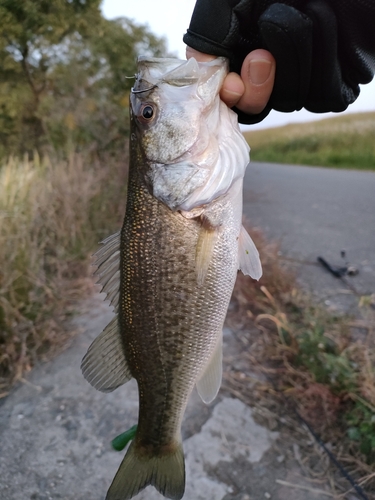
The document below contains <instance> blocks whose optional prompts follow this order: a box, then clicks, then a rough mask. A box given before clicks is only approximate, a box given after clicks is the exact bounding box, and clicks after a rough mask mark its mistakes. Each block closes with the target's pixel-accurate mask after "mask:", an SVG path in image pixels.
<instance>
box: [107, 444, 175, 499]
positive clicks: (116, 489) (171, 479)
mask: <svg viewBox="0 0 375 500" xmlns="http://www.w3.org/2000/svg"><path fill="white" fill-rule="evenodd" d="M149 484H151V485H152V486H155V488H156V489H157V490H158V491H159V492H160V493H161V494H162V495H164V496H165V497H167V498H172V499H173V500H180V499H181V498H182V497H183V494H184V491H185V460H184V452H183V449H182V444H181V443H178V444H177V447H176V448H175V450H173V451H171V452H169V453H168V454H165V455H162V456H156V457H145V456H142V455H140V454H138V453H137V447H136V446H135V443H134V441H133V442H132V443H131V445H130V447H129V449H128V451H127V453H126V455H125V457H124V460H123V461H122V462H121V465H120V467H119V470H118V471H117V474H116V476H115V478H114V480H113V481H112V484H111V486H110V488H109V490H108V493H107V496H106V500H129V499H130V498H133V496H135V495H136V494H137V493H138V492H139V491H140V490H142V489H143V488H146V486H148V485H149Z"/></svg>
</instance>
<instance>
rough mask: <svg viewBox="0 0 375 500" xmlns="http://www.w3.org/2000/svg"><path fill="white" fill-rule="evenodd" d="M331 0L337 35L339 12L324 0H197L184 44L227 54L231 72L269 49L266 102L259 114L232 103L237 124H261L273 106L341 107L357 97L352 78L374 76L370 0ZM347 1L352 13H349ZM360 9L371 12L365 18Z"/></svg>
mask: <svg viewBox="0 0 375 500" xmlns="http://www.w3.org/2000/svg"><path fill="white" fill-rule="evenodd" d="M331 3H332V4H333V6H335V7H337V8H339V9H341V11H342V12H341V11H340V12H341V14H340V16H339V20H340V23H341V24H340V26H341V27H342V30H341V31H342V33H341V32H340V30H339V29H338V21H337V16H336V15H335V13H334V11H333V10H332V8H331V7H330V6H329V4H328V2H327V1H323V0H315V1H310V2H306V1H302V0H285V2H283V3H273V2H272V1H271V0H198V2H197V4H196V7H195V10H194V13H193V17H192V19H191V23H190V27H189V30H188V31H187V33H186V35H185V36H184V42H185V43H186V44H187V45H189V46H190V47H192V48H194V49H196V50H199V51H201V52H206V53H209V54H213V55H217V56H224V57H228V58H229V61H230V70H231V71H235V72H237V73H240V71H241V66H242V62H243V60H244V58H245V57H246V55H247V54H248V53H249V52H251V51H252V50H254V49H258V48H262V49H266V50H268V51H270V52H271V53H272V55H273V56H274V58H275V60H276V76H275V85H274V89H273V92H272V95H271V98H270V100H269V103H268V105H267V107H266V109H265V110H264V111H263V112H262V113H260V114H259V115H246V114H245V113H243V112H241V111H239V110H236V109H235V108H234V110H235V111H236V112H237V113H238V115H239V121H240V122H242V123H256V122H259V121H261V120H262V119H263V118H264V117H265V116H267V114H268V113H269V111H270V110H271V109H276V110H278V111H283V112H291V111H295V110H300V109H301V108H303V107H304V108H306V109H308V110H309V111H313V112H315V113H324V112H328V111H336V112H338V111H344V110H345V109H346V108H347V107H348V105H349V104H351V103H352V102H354V101H355V99H356V98H357V97H358V95H359V85H358V84H359V83H368V82H369V81H371V79H372V76H373V71H374V69H373V68H374V67H375V36H374V35H373V32H374V31H375V21H374V20H375V2H372V5H370V7H369V6H368V4H367V3H366V1H365V0H355V1H354V0H352V1H351V0H331ZM369 3H371V2H369ZM363 4H364V5H363ZM348 5H349V7H350V8H351V9H352V10H353V9H354V8H355V9H356V10H355V13H356V15H353V16H350V12H349V11H350V9H349V10H348V8H347V7H348ZM338 6H339V7H338ZM366 14H367V16H368V15H372V20H371V21H369V19H368V18H367V16H366ZM365 18H366V22H363V19H365ZM366 30H367V31H366ZM361 32H362V40H360V36H359V35H360V34H361ZM339 35H340V36H339ZM353 40H354V41H353ZM339 42H340V43H339ZM358 49H360V50H358ZM361 50H362V53H361ZM364 52H366V54H365V56H363V53H364ZM369 54H372V55H369ZM366 56H367V58H366Z"/></svg>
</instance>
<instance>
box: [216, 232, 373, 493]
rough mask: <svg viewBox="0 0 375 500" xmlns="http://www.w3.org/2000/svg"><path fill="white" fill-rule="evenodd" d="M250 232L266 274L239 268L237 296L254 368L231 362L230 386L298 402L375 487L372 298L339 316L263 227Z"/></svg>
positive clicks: (247, 357) (247, 395) (253, 400)
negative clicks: (309, 292) (308, 291)
mask: <svg viewBox="0 0 375 500" xmlns="http://www.w3.org/2000/svg"><path fill="white" fill-rule="evenodd" d="M249 232H250V233H251V235H252V238H253V239H254V241H255V243H256V245H257V247H258V249H259V250H260V254H261V257H262V264H263V269H264V274H263V277H262V279H261V280H260V282H254V281H253V280H251V279H250V278H248V277H245V276H242V275H241V274H240V273H239V275H238V279H237V284H236V287H235V290H234V302H235V304H236V306H235V310H236V313H240V314H237V316H238V317H241V318H247V321H248V325H247V328H245V329H244V328H242V332H241V340H240V341H241V342H242V343H243V344H244V345H246V349H243V354H242V355H241V356H242V357H243V361H244V362H243V364H242V366H245V367H248V368H247V370H251V371H248V372H246V373H237V372H236V370H230V369H229V371H227V373H226V374H225V380H226V385H227V387H228V388H229V389H230V390H235V391H237V392H236V395H237V396H238V394H239V393H240V394H242V396H241V397H242V398H243V399H244V400H245V401H247V402H248V403H250V404H252V405H255V406H256V405H257V404H259V401H262V403H261V404H262V405H263V404H264V405H266V404H267V400H268V399H269V398H271V399H272V405H274V404H275V403H274V401H275V396H276V398H277V399H278V400H279V404H280V405H281V407H285V404H287V406H288V405H290V408H291V409H292V408H295V409H296V410H297V411H298V413H299V414H300V415H301V416H302V417H303V418H304V419H305V421H307V422H308V423H309V424H310V425H311V427H312V428H313V429H314V430H315V432H317V433H318V434H319V435H320V436H321V438H322V439H323V440H324V441H326V442H329V443H330V445H331V446H333V447H335V449H336V450H337V453H338V454H340V456H341V457H343V460H344V461H345V463H348V464H352V466H353V467H354V468H355V470H356V476H357V477H359V478H360V477H361V475H362V479H363V480H364V481H365V482H366V484H367V485H368V486H369V487H375V482H374V477H375V473H374V472H375V471H374V470H373V463H374V459H375V350H374V344H375V311H374V309H373V308H372V307H371V306H372V300H370V298H368V297H364V298H362V299H361V300H360V305H361V306H362V313H363V318H362V319H361V320H353V319H352V318H349V317H345V316H340V317H335V316H332V315H331V314H330V313H328V312H327V311H326V310H325V309H324V308H323V307H321V306H318V305H316V304H314V303H313V301H312V300H311V299H310V298H309V297H308V296H306V295H305V294H304V293H302V292H301V291H300V290H299V289H298V287H297V286H296V283H295V280H294V278H293V276H292V275H291V274H290V272H288V270H286V269H285V268H283V267H282V265H281V264H280V260H279V258H278V248H277V246H276V245H273V244H268V243H266V242H265V241H264V239H263V237H262V235H261V234H260V233H259V232H257V231H251V230H250V231H249ZM358 326H360V328H361V331H362V334H361V335H358V333H356V330H355V329H356V328H358ZM246 332H247V333H246ZM363 332H364V333H363ZM254 374H255V375H254ZM250 379H251V380H252V384H251V390H249V385H247V384H248V381H249V380H250ZM241 380H244V381H245V382H246V383H245V384H244V383H242V384H241ZM291 414H292V415H293V411H292V410H291Z"/></svg>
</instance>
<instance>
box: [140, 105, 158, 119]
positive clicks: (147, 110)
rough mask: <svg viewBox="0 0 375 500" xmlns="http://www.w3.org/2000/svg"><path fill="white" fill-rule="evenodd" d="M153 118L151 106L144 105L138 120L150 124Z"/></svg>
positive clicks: (153, 113)
mask: <svg viewBox="0 0 375 500" xmlns="http://www.w3.org/2000/svg"><path fill="white" fill-rule="evenodd" d="M154 116H155V112H154V107H153V106H152V105H151V104H144V105H143V106H142V108H141V110H140V113H139V118H140V120H141V121H142V122H144V123H147V122H150V121H151V120H152V119H153V118H154Z"/></svg>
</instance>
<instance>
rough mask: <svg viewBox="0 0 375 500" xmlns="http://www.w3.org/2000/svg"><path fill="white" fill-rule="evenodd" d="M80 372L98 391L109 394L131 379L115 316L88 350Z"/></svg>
mask: <svg viewBox="0 0 375 500" xmlns="http://www.w3.org/2000/svg"><path fill="white" fill-rule="evenodd" d="M81 370H82V373H83V376H84V377H85V379H86V380H87V381H88V382H89V383H90V384H91V385H92V386H93V387H95V389H97V390H98V391H102V392H111V391H114V390H115V389H117V387H119V386H120V385H123V384H125V382H127V381H128V380H130V379H131V378H132V376H131V373H130V370H129V367H128V364H127V362H126V359H125V354H124V351H123V347H122V343H121V338H120V334H119V330H118V318H117V316H115V317H114V318H113V320H112V321H111V322H110V323H109V324H108V325H107V327H106V328H105V329H104V330H103V331H102V333H101V334H100V335H99V337H97V338H96V339H95V340H94V342H93V343H92V344H91V345H90V347H89V348H88V351H87V353H86V354H85V356H84V358H83V360H82V363H81Z"/></svg>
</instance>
